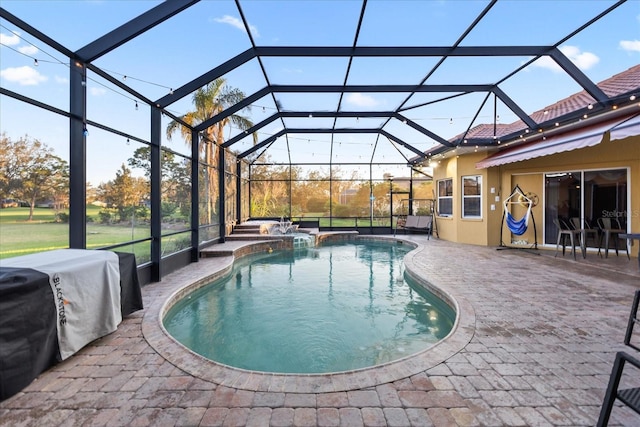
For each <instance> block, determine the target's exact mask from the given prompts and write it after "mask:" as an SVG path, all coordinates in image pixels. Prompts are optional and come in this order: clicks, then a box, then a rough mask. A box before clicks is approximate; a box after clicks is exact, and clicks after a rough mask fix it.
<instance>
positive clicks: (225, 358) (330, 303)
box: [164, 242, 455, 373]
mask: <svg viewBox="0 0 640 427" xmlns="http://www.w3.org/2000/svg"><path fill="white" fill-rule="evenodd" d="M410 250H411V248H409V247H407V246H405V245H401V244H399V243H397V242H366V243H356V244H351V243H350V244H330V245H327V246H322V247H317V248H310V249H306V250H299V251H282V252H274V253H271V254H265V255H253V256H249V257H246V258H243V259H241V260H239V261H237V262H236V264H235V266H234V268H233V272H232V273H231V275H230V276H228V277H226V278H225V279H221V280H220V281H216V282H213V283H211V284H210V285H207V286H205V287H203V288H200V289H199V290H197V291H195V292H194V293H192V294H189V295H188V296H187V297H185V298H184V299H182V300H181V301H179V302H178V303H177V304H175V305H174V306H173V307H172V308H171V309H170V310H169V311H168V313H167V314H166V316H165V317H164V326H165V328H166V329H167V331H168V332H169V333H170V334H171V335H172V336H173V337H174V338H175V339H177V340H178V341H179V342H181V343H182V344H183V345H185V346H186V347H188V348H190V349H191V350H193V351H194V352H196V353H199V354H201V355H202V356H204V357H206V358H208V359H211V360H214V361H216V362H219V363H223V364H226V365H230V366H234V367H238V368H243V369H249V370H254V371H265V372H277V373H328V372H340V371H347V370H352V369H358V368H364V367H369V366H373V365H378V364H382V363H385V362H389V361H392V360H396V359H400V358H402V357H405V356H409V355H411V354H413V353H416V352H418V351H421V350H423V349H426V348H428V347H430V346H432V345H433V344H434V343H436V342H438V341H439V340H441V339H442V338H444V337H445V336H446V335H447V334H448V333H449V332H450V330H451V328H452V327H453V323H454V320H455V313H454V311H453V310H452V309H451V308H450V307H449V306H448V305H447V304H445V303H444V302H443V301H442V300H440V299H439V298H437V297H436V296H434V295H433V294H431V293H430V292H428V291H426V290H424V289H423V288H421V287H420V286H419V285H416V284H414V283H412V282H411V281H410V280H408V278H407V277H405V275H404V268H403V264H402V259H403V257H404V255H406V253H407V252H408V251H410Z"/></svg>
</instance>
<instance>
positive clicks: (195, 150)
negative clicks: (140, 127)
mask: <svg viewBox="0 0 640 427" xmlns="http://www.w3.org/2000/svg"><path fill="white" fill-rule="evenodd" d="M199 148H200V133H199V132H196V131H195V130H191V262H198V260H199V259H200V198H199V197H200V192H199V191H198V187H199V184H200V180H199V179H198V177H199V175H200V174H199V167H200V162H199V161H198V160H199V154H200V150H199Z"/></svg>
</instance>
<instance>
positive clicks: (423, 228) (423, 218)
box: [396, 215, 433, 239]
mask: <svg viewBox="0 0 640 427" xmlns="http://www.w3.org/2000/svg"><path fill="white" fill-rule="evenodd" d="M432 226H433V217H432V216H431V215H407V219H406V220H405V222H404V225H402V224H401V223H398V224H397V225H396V229H397V228H402V229H404V232H405V234H406V233H407V231H414V232H420V233H427V239H429V238H431V232H432Z"/></svg>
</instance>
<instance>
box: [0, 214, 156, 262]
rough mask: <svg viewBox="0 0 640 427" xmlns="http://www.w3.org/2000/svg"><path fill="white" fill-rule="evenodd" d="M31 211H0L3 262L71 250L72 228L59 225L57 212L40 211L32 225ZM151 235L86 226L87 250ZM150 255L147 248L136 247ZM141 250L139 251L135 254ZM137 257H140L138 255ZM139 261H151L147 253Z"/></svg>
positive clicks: (144, 230)
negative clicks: (8, 259) (70, 235)
mask: <svg viewBox="0 0 640 427" xmlns="http://www.w3.org/2000/svg"><path fill="white" fill-rule="evenodd" d="M99 211H100V208H99V207H96V206H88V207H87V215H88V216H89V217H92V218H96V219H97V218H98V212H99ZM28 217H29V208H7V209H0V259H2V258H9V257H13V256H18V255H26V254H30V253H34V252H42V251H46V250H53V249H64V248H68V247H69V224H63V223H56V222H54V220H55V211H54V210H53V209H48V208H38V209H36V210H35V211H34V216H33V220H32V221H27V218H28ZM149 235H150V232H149V226H148V225H141V226H136V227H135V228H133V229H132V227H131V226H117V225H103V224H96V223H93V222H91V223H88V224H87V248H89V249H92V248H99V247H104V246H110V245H115V244H118V243H122V242H126V241H130V240H137V239H142V238H145V237H148V236H149ZM136 246H137V247H144V248H141V250H142V251H144V252H148V246H149V245H148V244H139V245H136ZM138 250H139V249H137V248H136V252H137V251H138ZM136 255H138V254H136ZM139 257H142V259H148V258H149V255H148V253H146V254H145V253H140V254H139Z"/></svg>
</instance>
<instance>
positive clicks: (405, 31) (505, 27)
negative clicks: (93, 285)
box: [0, 0, 640, 184]
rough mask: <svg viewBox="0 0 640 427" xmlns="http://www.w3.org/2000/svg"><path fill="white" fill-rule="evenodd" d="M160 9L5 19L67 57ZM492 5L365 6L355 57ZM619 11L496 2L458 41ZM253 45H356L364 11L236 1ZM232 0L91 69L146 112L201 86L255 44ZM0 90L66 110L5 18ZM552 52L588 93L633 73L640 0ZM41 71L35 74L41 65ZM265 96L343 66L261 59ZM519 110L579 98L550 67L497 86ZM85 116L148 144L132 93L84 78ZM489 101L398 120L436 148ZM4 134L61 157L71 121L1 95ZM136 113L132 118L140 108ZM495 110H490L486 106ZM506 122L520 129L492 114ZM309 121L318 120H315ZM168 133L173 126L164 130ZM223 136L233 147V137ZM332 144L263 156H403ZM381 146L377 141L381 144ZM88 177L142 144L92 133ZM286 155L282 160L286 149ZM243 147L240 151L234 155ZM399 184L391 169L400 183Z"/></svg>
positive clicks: (525, 36)
mask: <svg viewBox="0 0 640 427" xmlns="http://www.w3.org/2000/svg"><path fill="white" fill-rule="evenodd" d="M159 3H160V2H158V1H151V0H148V1H126V2H125V1H107V0H105V1H99V0H87V1H83V0H71V1H57V0H51V1H24V0H23V1H18V0H3V1H2V3H1V4H0V6H1V7H3V8H5V9H6V10H8V11H9V12H10V13H12V14H14V15H16V16H17V17H19V18H20V19H22V20H24V21H25V22H27V23H28V24H30V25H31V26H33V27H35V28H37V29H38V30H40V31H41V32H43V33H44V34H46V35H48V36H49V37H51V38H53V39H54V40H56V41H57V42H59V43H61V44H62V45H64V46H65V47H67V48H69V49H71V50H77V49H79V48H81V47H83V46H85V45H86V44H87V43H89V42H91V41H92V40H94V39H95V38H97V37H99V36H101V35H103V34H105V33H107V32H108V31H110V30H112V29H114V28H116V27H118V26H119V25H121V24H123V23H125V22H126V21H128V20H129V19H132V18H133V17H135V16H136V15H138V14H140V13H142V12H144V11H145V10H147V9H149V8H152V7H154V6H155V5H157V4H159ZM487 3H488V2H487V1H464V0H456V1H415V0H413V1H382V0H370V1H369V2H368V4H367V9H366V12H365V15H364V18H363V25H362V28H361V31H360V34H359V38H358V45H360V46H403V45H405V46H447V45H451V44H453V43H454V42H455V41H456V40H457V39H458V38H459V37H460V35H461V34H462V33H463V31H464V30H465V29H466V28H467V27H468V26H469V25H470V24H471V22H473V20H474V19H475V18H476V16H477V15H478V14H479V13H480V12H481V11H482V10H483V9H484V8H485V7H486V5H487ZM612 4H614V2H613V1H600V0H590V1H579V0H566V1H546V0H538V1H522V0H518V1H515V0H506V1H505V0H500V1H499V2H498V3H497V4H496V5H495V6H494V7H493V8H492V10H491V11H489V13H488V14H487V16H486V17H485V18H484V19H483V20H482V21H481V23H480V24H479V25H478V26H477V27H476V28H474V29H473V30H472V31H471V32H470V33H469V34H468V35H467V37H465V39H464V40H463V41H462V43H461V45H462V46H500V45H551V44H555V43H557V42H559V41H560V40H561V39H562V38H563V37H564V36H566V35H567V34H568V33H569V32H570V31H572V30H574V29H576V28H578V27H579V26H581V25H583V24H584V23H586V22H587V21H589V20H590V19H591V18H593V17H594V16H596V15H598V14H599V13H600V12H602V11H603V10H605V9H606V8H608V7H609V6H611V5H612ZM241 7H242V10H243V13H244V15H245V17H246V19H247V21H248V23H249V24H250V26H251V34H252V36H253V38H254V41H255V43H256V44H257V45H264V46H292V45H296V46H323V45H324V46H351V45H352V43H353V42H354V37H355V30H356V24H357V22H358V17H359V14H360V11H361V2H359V1H349V0H347V1H337V0H327V1H291V0H284V1H283V0H278V1H257V0H244V1H241ZM240 24H241V21H240V14H239V12H238V10H237V8H236V6H235V4H234V2H233V1H230V0H220V1H209V0H203V1H201V2H200V3H198V4H196V5H194V6H192V7H191V8H189V9H187V10H186V11H184V12H182V13H180V14H179V15H177V16H175V17H173V18H171V19H170V20H168V21H166V22H165V23H163V24H162V25H160V26H158V27H156V28H153V29H151V30H149V31H148V32H147V33H145V34H143V35H141V36H139V37H138V38H136V39H134V40H132V41H130V42H128V43H126V44H125V45H123V46H121V47H119V48H118V49H116V50H114V51H112V52H110V53H108V54H107V55H105V56H103V57H101V58H99V59H97V60H96V61H95V65H97V66H98V67H100V68H102V69H103V70H105V71H107V72H109V73H110V74H111V75H112V76H114V77H116V78H119V79H123V80H125V76H126V84H128V85H130V86H131V87H132V88H134V89H135V90H136V91H138V92H140V93H142V94H143V95H145V96H146V97H148V98H149V99H151V100H155V99H158V98H160V97H162V96H164V95H166V94H167V93H169V91H170V90H171V89H173V88H177V87H179V86H181V85H182V84H184V83H186V82H188V81H190V80H192V79H193V78H196V77H198V76H199V75H201V74H203V73H204V72H206V71H208V70H209V69H211V68H213V67H215V66H216V65H218V64H220V63H222V62H224V61H226V60H229V59H230V58H233V57H234V56H235V55H237V54H239V53H241V52H243V51H244V50H246V49H248V48H249V47H250V46H251V44H250V40H249V37H248V35H247V33H246V32H245V31H244V29H243V28H242V26H241V25H240ZM0 25H1V26H0V42H1V43H2V46H0V84H1V85H2V87H3V88H6V89H8V90H11V91H14V92H17V93H19V94H21V95H24V96H27V97H31V98H34V99H36V100H38V101H41V102H44V103H47V104H49V105H52V106H54V107H56V108H60V109H63V110H68V104H69V99H68V98H69V92H68V88H67V84H68V79H69V68H68V61H67V59H66V58H65V57H64V55H62V54H60V53H59V52H56V51H55V50H53V49H52V48H50V47H48V46H46V45H45V44H43V43H42V42H40V41H38V40H37V39H35V38H33V37H31V36H30V35H28V34H26V33H25V32H24V31H23V30H21V29H19V28H16V27H15V26H13V25H12V24H10V23H9V22H7V21H5V20H0ZM560 49H561V50H562V51H563V52H564V53H565V54H566V55H567V56H568V57H569V58H570V59H571V60H572V61H573V62H574V63H575V64H576V65H577V66H578V67H579V68H580V69H581V70H582V71H583V72H584V73H585V74H586V75H587V76H588V77H589V78H590V79H592V80H593V81H594V82H599V81H601V80H604V79H606V78H608V77H610V76H612V75H614V74H616V73H618V72H621V71H624V70H626V69H628V68H630V67H631V66H634V65H636V64H638V63H640V1H638V0H630V1H628V2H627V3H625V4H624V5H622V6H620V7H619V8H618V9H616V10H615V11H614V12H612V13H611V14H609V15H608V16H606V17H605V18H603V19H602V20H601V21H599V22H596V23H595V24H593V25H592V26H591V27H589V28H587V29H586V30H584V31H582V32H579V33H578V34H576V35H575V36H574V37H572V38H570V39H569V40H566V41H565V42H563V43H561V44H560ZM36 59H37V61H38V65H37V66H36V64H35V60H36ZM438 59H439V58H394V59H391V60H389V59H388V58H356V59H354V61H353V63H352V64H351V68H350V75H349V78H348V81H347V83H348V84H418V83H419V82H420V81H421V80H422V79H423V78H424V77H425V76H426V74H427V73H428V71H429V70H430V69H431V68H432V67H433V66H434V65H435V64H436V62H437V60H438ZM528 60H529V58H527V57H505V58H496V57H491V58H468V57H465V58H449V59H447V60H445V61H444V62H443V64H442V65H441V66H440V67H439V68H438V69H437V70H436V71H435V72H434V73H433V75H432V76H431V77H430V78H429V80H428V81H427V83H428V84H447V83H478V84H480V83H494V82H496V81H497V80H499V79H501V78H502V77H503V76H505V75H507V74H508V73H509V72H510V71H511V70H514V69H516V68H518V67H519V66H520V65H521V64H523V63H525V62H526V61H528ZM262 65H263V66H264V67H265V69H266V70H267V73H268V77H269V79H270V83H272V84H342V83H343V82H344V78H345V73H346V69H347V66H348V61H347V59H345V58H265V59H264V61H263V64H262ZM225 78H226V79H227V82H228V83H229V85H231V86H232V87H236V88H239V89H241V90H242V91H244V92H245V94H247V95H250V94H252V93H254V92H256V91H257V90H259V89H262V88H263V87H265V86H266V84H267V83H266V80H265V77H264V75H263V73H262V70H261V68H260V64H259V63H258V61H256V60H253V61H250V62H248V63H247V64H245V65H243V66H241V67H239V68H238V69H236V70H234V71H233V72H231V73H229V74H228V75H226V76H225ZM500 87H501V89H503V91H505V92H506V93H507V94H508V95H509V96H511V97H512V99H514V100H515V101H516V102H517V103H518V104H519V105H521V106H522V108H523V109H524V110H525V111H526V112H529V113H531V112H533V111H535V110H538V109H541V108H543V107H545V106H546V105H549V104H551V103H553V102H556V101H558V100H560V99H562V98H564V97H566V96H569V95H571V94H573V93H575V92H578V91H580V90H581V87H580V86H579V85H577V84H576V83H575V82H574V81H573V80H572V79H571V78H569V77H568V76H567V75H566V74H564V73H563V72H561V71H560V70H559V68H558V67H557V66H556V65H555V64H553V63H552V61H549V60H548V59H547V58H543V59H541V60H538V61H537V62H535V63H534V64H532V65H531V66H529V67H527V68H526V69H525V70H523V71H521V72H519V73H518V74H516V75H515V76H514V77H512V78H510V79H508V80H507V81H505V82H504V83H502V84H501V85H500ZM87 91H88V117H89V119H90V120H94V121H97V122H100V123H103V124H105V125H107V126H110V127H116V128H118V129H120V130H121V131H123V132H125V133H127V134H130V135H132V136H135V137H138V138H141V139H144V140H148V139H149V133H150V132H149V124H148V123H149V122H148V118H149V108H148V107H147V106H146V105H145V104H144V103H142V102H140V101H139V100H137V99H135V98H134V97H132V96H131V95H129V94H127V93H125V92H123V91H122V90H120V89H119V88H117V87H115V86H113V85H111V84H110V83H108V82H106V81H104V80H102V79H101V78H99V77H97V76H96V75H94V74H92V73H90V74H89V82H88V86H87ZM447 95H450V94H430V93H425V94H419V95H416V96H414V97H413V98H412V99H411V100H409V101H407V103H406V106H413V105H419V104H422V103H425V102H429V101H432V100H434V99H436V98H442V97H444V96H447ZM406 97H407V95H406V94H396V93H353V94H346V95H345V97H344V98H343V101H342V110H345V111H354V110H363V109H364V110H368V111H385V110H393V109H395V108H397V107H398V105H399V104H400V103H402V102H403V101H404V100H405V99H406ZM338 98H339V96H338V95H337V94H324V95H309V94H278V95H277V99H278V101H279V102H280V104H281V105H282V108H283V109H285V110H307V109H308V110H314V111H322V110H335V108H336V105H337V100H338ZM483 99H484V94H480V93H476V94H469V95H465V96H461V97H458V98H455V99H452V100H451V101H448V102H446V103H438V104H432V105H429V106H425V107H421V108H415V109H410V110H408V111H407V112H406V115H407V116H408V117H409V118H410V119H412V120H414V121H416V122H417V123H419V124H420V125H422V126H424V127H427V128H428V129H430V130H432V131H434V132H435V133H437V134H439V135H440V136H442V137H444V138H451V137H453V136H455V135H457V134H459V133H461V132H464V131H465V130H466V129H467V128H468V127H469V126H470V125H472V124H478V123H483V122H484V123H486V122H490V121H491V118H492V116H493V113H494V112H493V110H492V108H493V106H491V108H485V109H484V110H483V111H482V112H481V114H480V115H479V117H478V118H477V120H476V122H472V119H473V117H474V115H475V114H476V112H477V110H478V109H479V108H480V105H481V104H482V102H483ZM0 101H1V103H0V131H1V132H6V134H7V135H9V136H10V137H12V138H18V137H20V136H23V135H25V134H28V135H29V136H31V137H35V138H38V139H40V140H42V141H43V142H45V143H46V144H48V145H50V146H52V147H53V148H54V149H55V150H56V152H57V153H58V155H60V156H61V157H63V158H67V159H68V153H67V151H68V123H67V120H65V119H64V118H62V117H58V116H56V115H55V114H52V113H48V112H42V111H38V110H37V109H35V108H34V107H29V106H25V105H24V104H21V103H18V102H16V101H15V100H12V99H10V98H8V97H6V96H2V97H1V98H0ZM136 104H138V108H137V109H136V107H135V105H136ZM490 104H492V102H491V103H490ZM190 109H191V99H190V97H186V98H183V99H182V100H180V101H178V102H176V103H175V104H173V105H171V106H170V107H169V110H170V111H171V112H173V113H175V114H183V113H185V112H187V111H189V110H190ZM274 111H275V104H274V102H273V99H272V98H271V97H270V96H269V97H265V98H263V99H261V100H258V101H257V102H256V103H255V104H254V105H253V106H252V109H251V112H244V113H243V114H244V115H246V116H248V117H249V118H251V120H253V121H254V122H256V123H257V122H260V121H261V120H263V119H264V118H266V117H268V116H270V115H271V114H273V113H274ZM497 113H498V115H499V116H500V121H501V122H502V123H510V122H512V121H515V120H516V117H515V116H514V115H513V113H511V112H510V111H509V110H508V109H507V108H506V107H505V106H503V105H501V104H499V105H498V111H497ZM310 121H312V122H310ZM166 123H168V119H167V120H166V121H165V124H166ZM286 123H287V126H290V127H325V126H331V125H332V123H333V122H332V120H326V119H319V118H313V119H287V121H286ZM382 123H384V120H383V119H359V120H342V121H339V123H338V125H337V126H338V127H377V126H379V125H381V124H382ZM281 128H282V125H281V124H280V123H279V122H274V123H272V124H271V125H269V126H268V127H266V128H263V129H262V130H261V131H260V136H259V137H260V139H264V138H266V137H267V136H268V135H270V134H273V133H276V132H277V131H279V130H280V129H281ZM385 130H388V131H389V132H391V133H392V134H394V135H396V136H398V137H400V138H403V139H404V140H406V141H407V142H409V143H410V144H412V145H414V146H415V147H417V148H419V149H421V150H425V149H427V148H429V147H430V146H432V145H433V144H434V142H433V141H432V140H430V139H429V138H425V137H424V135H422V134H420V133H418V132H416V131H414V130H412V129H408V127H407V126H406V125H403V124H402V123H400V122H398V121H391V122H389V123H388V124H387V126H386V127H385ZM237 132H238V130H237V129H230V130H229V135H235V134H237ZM330 141H331V136H330V135H329V134H322V135H317V134H310V135H290V136H289V138H288V139H287V138H281V139H280V140H278V141H277V142H276V143H275V144H274V145H273V147H272V149H271V150H270V154H271V156H272V158H273V159H275V160H278V159H279V160H280V161H288V156H289V152H291V159H292V161H294V162H328V161H329V159H330V158H331V157H330V156H333V158H332V160H333V161H334V162H345V161H354V162H360V161H365V162H366V161H369V160H370V157H371V151H372V147H373V146H376V151H375V154H374V161H379V162H389V161H398V162H402V161H403V160H404V158H403V157H402V155H401V154H400V153H402V154H404V155H405V156H411V155H412V154H411V153H409V152H408V151H407V150H404V149H402V148H401V147H396V146H394V145H393V144H391V143H389V141H387V140H386V139H380V140H377V139H376V137H375V135H369V134H367V135H336V136H335V137H334V142H337V143H338V144H337V145H336V146H335V149H334V151H333V152H332V151H331V150H330V143H329V142H330ZM376 142H377V143H378V144H377V145H376ZM163 143H164V144H166V146H168V147H170V148H171V149H173V150H175V151H177V152H180V153H184V154H188V153H189V148H188V146H187V145H186V144H184V142H183V141H180V139H179V137H178V135H175V136H174V138H173V139H172V140H171V141H166V140H165V141H163ZM87 144H88V174H89V179H90V181H91V182H92V183H93V184H97V183H99V182H100V181H104V180H108V179H112V178H113V176H114V174H115V170H117V169H118V167H119V166H120V164H122V163H126V160H127V158H129V157H131V154H132V152H133V150H135V148H137V147H138V146H139V145H138V143H136V142H135V141H128V142H127V140H126V138H122V137H120V136H114V135H112V134H109V133H108V132H104V131H100V130H98V129H90V134H89V137H88V139H87ZM287 144H288V145H289V148H290V150H289V149H288V148H287ZM250 145H251V142H250V141H249V139H248V138H247V139H246V140H245V141H243V142H241V143H239V144H237V145H236V146H235V148H237V149H238V150H240V151H242V150H244V149H246V148H248V147H249V146H250ZM403 172H404V173H405V174H406V168H404V170H403V169H402V168H399V170H398V172H392V173H393V174H394V175H396V176H400V175H402V174H403Z"/></svg>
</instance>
